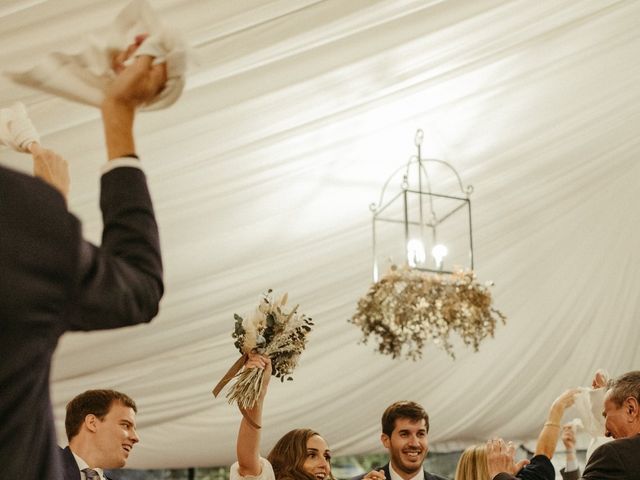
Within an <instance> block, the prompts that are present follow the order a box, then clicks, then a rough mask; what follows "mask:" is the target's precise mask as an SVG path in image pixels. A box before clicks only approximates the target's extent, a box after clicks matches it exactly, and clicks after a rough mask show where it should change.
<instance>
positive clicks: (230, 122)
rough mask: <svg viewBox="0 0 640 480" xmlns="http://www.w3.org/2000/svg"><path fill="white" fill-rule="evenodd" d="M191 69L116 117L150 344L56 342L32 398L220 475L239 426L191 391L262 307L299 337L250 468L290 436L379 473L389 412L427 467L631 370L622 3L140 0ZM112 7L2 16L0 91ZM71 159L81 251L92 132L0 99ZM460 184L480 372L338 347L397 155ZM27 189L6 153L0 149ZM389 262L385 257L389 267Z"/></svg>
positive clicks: (628, 81) (97, 160)
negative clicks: (148, 295)
mask: <svg viewBox="0 0 640 480" xmlns="http://www.w3.org/2000/svg"><path fill="white" fill-rule="evenodd" d="M151 4H152V6H153V8H154V9H155V10H156V11H157V12H158V14H159V15H160V16H161V17H162V18H163V19H164V20H165V21H166V22H168V23H170V24H171V26H172V27H174V28H175V29H176V30H178V31H180V32H182V33H183V34H184V35H185V38H186V39H187V42H188V44H189V45H190V47H192V53H193V55H192V56H193V58H194V59H195V61H194V62H193V64H192V65H191V66H190V71H189V75H188V78H187V85H186V89H185V92H184V94H183V96H182V98H181V99H180V100H179V101H178V103H176V104H175V105H174V106H173V107H171V108H170V109H168V110H162V111H158V112H149V113H141V114H139V116H138V118H137V126H136V127H137V128H136V133H137V149H138V153H139V154H140V156H141V158H142V162H143V165H144V169H145V171H146V173H147V176H148V179H149V183H150V188H151V191H152V196H153V199H154V202H155V207H156V211H157V216H158V221H159V225H160V229H161V240H162V247H163V256H164V262H165V269H166V294H165V297H164V299H163V301H162V305H161V312H160V314H159V316H158V317H157V318H156V319H155V320H154V321H153V322H152V323H151V324H150V325H144V326H139V327H134V328H128V329H122V330H117V331H109V332H98V333H90V334H67V335H65V336H64V337H63V338H62V340H61V342H60V345H59V347H58V350H57V352H56V355H55V359H54V368H53V372H52V377H51V382H52V391H53V401H54V409H55V416H56V423H57V427H58V432H59V435H60V442H61V443H62V444H64V442H65V439H64V428H63V420H64V407H65V404H66V403H67V402H68V401H69V400H70V399H71V398H72V397H73V396H75V395H76V394H78V393H80V392H82V391H84V390H86V389H89V388H115V389H117V390H121V391H123V392H126V393H128V394H129V395H130V396H132V397H133V398H134V399H135V400H136V401H137V403H138V406H139V414H138V424H139V432H140V436H141V442H140V444H139V445H137V446H136V448H135V449H134V453H133V454H132V456H131V459H130V462H129V466H131V467H145V468H146V467H149V468H151V467H184V466H208V465H224V464H228V463H230V462H232V461H233V459H234V457H235V437H236V433H237V428H238V425H239V422H240V418H241V417H240V413H239V412H238V411H237V409H236V408H235V407H233V406H230V405H228V404H227V403H226V401H225V399H224V398H218V399H214V398H213V396H212V395H211V388H212V387H213V385H215V383H216V382H217V381H218V379H219V378H220V377H222V375H223V374H224V373H225V372H226V370H227V369H228V368H229V366H231V364H232V363H233V362H234V361H235V360H236V358H237V356H238V352H237V351H236V350H235V349H234V347H233V340H232V339H231V332H232V329H233V314H234V313H238V314H241V315H243V314H247V313H249V312H250V311H251V310H252V309H253V308H255V306H256V305H257V303H258V299H259V297H260V294H261V293H262V292H264V291H266V290H267V289H268V288H272V289H274V290H275V291H276V292H278V293H283V292H288V293H289V298H290V302H292V303H293V304H296V303H299V304H300V306H301V307H300V309H301V311H303V312H304V313H306V314H307V315H309V316H311V317H312V318H313V319H314V321H315V323H316V327H315V330H314V331H313V332H312V333H311V335H310V342H309V345H308V348H307V350H306V351H305V353H304V354H303V356H302V358H301V362H300V365H299V367H298V369H297V370H296V372H295V374H294V381H293V382H285V383H284V384H280V383H279V382H273V384H272V388H271V391H270V393H269V397H268V398H267V403H266V407H265V410H266V413H265V418H264V433H263V453H264V454H266V453H267V452H268V450H269V448H270V447H271V446H272V445H273V444H274V443H275V441H276V439H277V438H279V437H280V436H281V435H282V434H284V433H285V432H286V431H288V430H290V429H292V428H297V427H311V428H314V429H316V430H318V431H320V432H322V434H323V435H324V436H325V438H326V439H327V441H328V442H329V444H330V445H331V447H332V450H333V451H334V453H335V454H338V455H339V454H351V453H363V452H370V451H374V450H380V449H381V445H380V441H379V433H380V426H379V418H380V415H381V413H382V411H383V410H384V408H385V407H386V406H387V405H388V404H390V403H391V402H393V401H395V400H400V399H412V400H416V401H418V402H420V403H422V404H423V405H424V406H425V408H426V409H427V411H428V412H429V414H430V417H431V431H430V434H429V439H430V443H431V445H432V448H440V449H446V448H449V447H453V446H456V445H464V444H466V443H468V442H473V441H478V440H484V439H486V438H488V437H490V436H492V435H501V436H504V437H506V438H512V439H520V440H531V439H533V438H535V437H536V436H537V433H538V432H539V429H540V428H541V426H542V423H543V422H544V419H545V415H546V411H547V408H548V406H549V405H550V403H551V402H552V400H553V399H554V398H555V397H556V396H557V395H558V394H560V393H561V392H562V391H563V390H564V389H565V388H567V387H570V386H575V385H589V384H590V378H591V375H592V373H593V372H594V371H595V369H597V368H605V369H607V370H608V371H609V372H610V373H611V374H613V375H616V374H619V373H623V372H625V371H628V370H633V369H637V368H638V366H639V365H640V350H639V349H638V343H639V340H640V338H639V329H638V315H639V314H640V302H639V300H638V298H639V297H638V294H637V286H638V285H640V268H638V265H639V261H640V258H639V257H640V253H639V252H640V250H639V249H638V245H640V211H639V209H638V206H637V205H638V201H637V195H638V185H639V184H640V163H639V162H638V159H639V158H640V136H638V131H639V129H640V63H638V52H640V29H638V24H639V21H640V3H639V2H633V1H624V0H622V1H621V0H585V1H579V2H576V1H575V0H544V1H536V2H530V1H527V0H482V1H473V2H470V1H463V0H452V1H447V2H443V1H435V0H434V1H427V0H419V1H418V0H416V1H411V0H378V1H374V0H351V1H348V2H345V1H342V0H325V1H318V0H246V1H242V2H228V1H224V0H154V1H151ZM125 5H126V2H125V1H121V0H118V1H112V0H87V1H83V2H77V1H75V0H58V1H56V2H42V1H29V0H10V1H5V2H2V5H0V34H1V38H2V49H1V50H0V65H2V68H3V69H5V70H6V69H12V70H13V69H19V68H23V67H27V66H30V65H33V64H35V63H37V62H38V61H39V60H40V59H41V58H43V57H44V55H45V54H46V53H48V52H50V51H52V50H63V51H77V50H79V49H80V48H81V46H82V44H83V41H84V39H85V38H86V36H87V35H89V34H91V33H95V32H100V31H102V30H104V29H105V28H106V27H107V26H108V25H109V23H110V21H111V20H112V19H113V18H114V17H115V16H116V14H117V13H118V11H119V10H121V9H122V8H123V7H124V6H125ZM14 101H22V102H24V103H25V104H26V106H27V108H28V110H29V112H30V115H31V118H32V119H33V121H34V123H35V125H36V127H37V128H38V130H39V131H40V133H41V135H42V139H43V144H44V145H45V146H47V147H49V148H52V149H54V150H56V151H58V152H59V153H61V154H62V155H63V156H64V157H65V158H67V159H68V160H69V162H70V169H71V177H72V186H71V194H70V202H69V207H70V209H71V211H73V212H74V213H75V214H76V215H77V216H78V217H80V218H81V219H82V221H83V225H84V232H85V235H86V236H87V237H88V238H90V239H92V240H93V241H95V242H99V238H100V231H101V218H100V213H99V210H98V206H97V197H98V177H99V173H98V172H99V167H100V165H101V164H102V163H103V162H104V161H105V156H106V154H105V149H104V141H103V137H102V128H101V122H100V117H99V112H98V111H97V110H96V109H94V108H90V107H87V106H84V105H80V104H74V103H71V102H69V101H67V100H63V99H60V98H56V97H54V96H51V95H48V94H44V93H41V92H37V91H34V90H30V89H28V88H26V87H21V86H18V85H15V84H13V83H11V82H10V81H9V80H8V79H7V78H5V77H2V78H0V104H1V106H6V105H8V104H10V103H12V102H14ZM417 128H422V129H423V130H424V132H425V142H424V144H423V153H424V154H425V156H428V157H432V158H440V159H443V160H447V161H449V162H451V163H452V164H453V165H454V166H455V167H456V169H457V170H458V171H459V172H460V174H461V176H462V178H463V181H464V183H465V184H471V185H473V186H474V189H475V191H474V193H473V195H472V197H471V198H472V201H473V225H474V230H473V234H474V246H475V256H476V258H475V264H476V272H477V275H478V278H479V280H480V281H486V280H493V281H494V282H495V287H493V289H492V291H493V295H494V302H495V306H496V307H497V308H498V309H500V310H501V311H502V312H504V313H505V314H506V316H507V317H508V322H507V324H506V326H499V327H498V329H497V331H496V335H495V338H494V339H488V340H486V341H485V342H483V343H482V345H481V347H480V351H479V352H478V353H474V352H473V351H471V350H469V349H466V348H464V347H463V346H461V345H457V347H456V353H457V359H456V360H452V359H451V358H450V357H449V356H448V355H446V353H444V352H443V351H442V350H440V349H438V348H437V347H435V346H433V345H429V346H428V347H427V349H426V351H425V354H424V356H423V358H422V359H421V360H419V361H416V362H411V361H406V360H392V359H391V358H389V357H385V356H382V355H380V354H377V353H375V352H374V351H373V350H374V348H373V346H372V345H359V344H358V340H359V338H360V331H359V330H358V329H357V328H356V327H355V326H353V325H351V324H349V323H347V319H348V318H349V317H351V316H352V315H353V313H354V312H355V308H356V304H357V301H358V299H359V298H360V297H361V296H362V295H363V294H364V293H365V292H366V291H367V288H368V286H369V284H370V282H371V242H372V236H371V212H370V211H369V208H368V207H369V204H370V203H372V202H375V201H377V199H378V196H379V193H380V189H381V188H382V185H383V183H384V181H385V180H386V178H387V176H388V175H389V174H390V173H391V172H392V171H393V170H394V169H396V168H398V167H399V166H401V165H402V164H403V163H405V162H406V161H407V159H408V158H409V156H410V155H412V154H413V153H414V152H415V147H414V145H413V137H414V133H415V131H416V129H417ZM0 161H1V162H2V164H3V165H8V166H11V167H13V168H18V169H21V170H24V171H28V170H29V169H30V161H29V159H28V157H27V156H25V155H19V154H17V153H14V152H10V151H8V150H3V151H2V152H0ZM396 261H399V260H396Z"/></svg>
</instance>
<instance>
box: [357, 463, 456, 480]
mask: <svg viewBox="0 0 640 480" xmlns="http://www.w3.org/2000/svg"><path fill="white" fill-rule="evenodd" d="M372 470H384V476H385V478H386V479H387V480H391V472H389V464H388V463H387V464H386V465H385V466H384V467H380V468H373V469H372ZM365 475H366V473H363V474H362V475H358V476H356V477H353V478H352V479H351V480H362V479H363V478H364V476H365ZM424 480H447V479H446V478H444V477H441V476H440V475H435V474H433V473H429V472H427V471H426V470H425V471H424Z"/></svg>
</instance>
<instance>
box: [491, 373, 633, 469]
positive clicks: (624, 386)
mask: <svg viewBox="0 0 640 480" xmlns="http://www.w3.org/2000/svg"><path fill="white" fill-rule="evenodd" d="M602 414H603V415H604V417H605V429H606V432H605V434H606V435H607V436H608V437H613V438H614V439H615V440H613V441H612V442H609V443H605V444H604V445H601V446H600V447H598V448H597V449H596V450H594V452H593V454H591V457H590V458H589V461H588V462H587V465H586V467H585V469H584V473H583V474H582V477H580V472H579V471H578V470H574V471H570V472H565V471H562V476H563V478H564V479H565V480H577V479H578V478H582V479H585V480H623V479H624V480H640V370H636V371H633V372H628V373H625V374H624V375H621V376H620V377H618V378H617V379H615V380H614V381H612V382H611V383H610V384H609V390H608V391H607V394H606V396H605V399H604V410H603V412H602ZM487 455H488V456H487V463H488V467H489V474H490V477H491V478H493V479H494V480H512V479H514V478H516V476H514V474H516V468H515V466H514V465H513V461H512V459H510V458H509V457H508V455H505V453H504V452H501V451H494V452H491V451H488V452H487Z"/></svg>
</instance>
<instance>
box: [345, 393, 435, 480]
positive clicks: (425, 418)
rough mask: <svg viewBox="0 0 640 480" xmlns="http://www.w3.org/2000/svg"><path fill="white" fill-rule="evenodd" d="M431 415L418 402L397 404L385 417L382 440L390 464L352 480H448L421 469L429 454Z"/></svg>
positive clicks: (388, 410)
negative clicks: (387, 452)
mask: <svg viewBox="0 0 640 480" xmlns="http://www.w3.org/2000/svg"><path fill="white" fill-rule="evenodd" d="M428 434H429V415H427V412H426V411H425V410H424V408H422V406H421V405H419V404H417V403H415V402H406V401H402V402H396V403H393V404H392V405H390V406H389V407H387V409H386V410H385V411H384V413H383V414H382V434H381V435H380V440H381V441H382V444H383V445H384V447H385V448H386V449H387V450H388V451H389V457H390V458H389V463H387V464H386V465H384V466H383V467H380V468H377V469H375V470H373V471H371V472H369V473H367V474H365V475H360V476H358V477H354V478H353V480H445V479H444V478H443V477H440V476H439V475H435V474H432V473H429V472H427V471H426V470H424V469H423V468H422V463H423V462H424V459H425V457H426V456H427V452H428V451H429V441H428Z"/></svg>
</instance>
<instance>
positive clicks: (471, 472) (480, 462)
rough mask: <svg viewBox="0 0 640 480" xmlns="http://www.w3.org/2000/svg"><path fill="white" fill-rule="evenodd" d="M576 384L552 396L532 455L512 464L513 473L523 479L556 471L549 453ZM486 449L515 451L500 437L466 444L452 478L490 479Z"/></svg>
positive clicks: (538, 479) (549, 479)
mask: <svg viewBox="0 0 640 480" xmlns="http://www.w3.org/2000/svg"><path fill="white" fill-rule="evenodd" d="M578 391H579V390H578V389H577V388H572V389H569V390H567V391H566V392H564V393H563V394H562V395H560V396H559V397H558V398H556V399H555V400H554V402H553V404H552V405H551V407H550V408H549V414H548V416H547V421H546V422H545V423H544V426H543V427H542V430H541V432H540V435H538V442H537V444H536V451H535V455H534V456H533V458H532V459H531V461H529V460H522V461H521V462H519V463H518V464H516V470H518V472H517V474H516V477H517V478H521V479H526V480H554V479H555V476H556V473H555V470H554V468H553V465H552V464H551V457H553V454H554V453H555V451H556V444H557V443H558V438H559V437H560V432H561V426H560V422H561V420H562V415H563V414H564V411H565V409H567V408H568V407H570V406H571V405H573V402H574V399H575V396H576V395H577V394H578ZM488 451H503V452H508V453H509V454H510V457H513V456H514V455H515V447H514V445H513V444H512V443H511V442H509V443H508V444H507V443H505V442H504V440H502V439H500V438H499V439H492V440H489V441H488V442H487V444H486V445H474V446H471V447H469V448H467V449H466V450H465V451H464V452H463V453H462V455H461V456H460V460H459V461H458V466H457V468H456V476H455V480H492V479H493V476H494V475H495V474H496V473H498V472H490V471H489V468H488V464H487V452H488Z"/></svg>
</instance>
